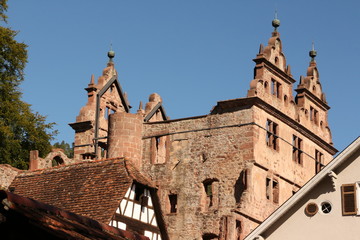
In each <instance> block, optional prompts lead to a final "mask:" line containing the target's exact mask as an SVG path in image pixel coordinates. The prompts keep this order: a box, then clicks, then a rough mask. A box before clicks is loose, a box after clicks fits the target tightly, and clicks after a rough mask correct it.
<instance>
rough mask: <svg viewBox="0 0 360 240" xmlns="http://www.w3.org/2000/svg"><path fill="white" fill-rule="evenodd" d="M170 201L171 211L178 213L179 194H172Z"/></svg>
mask: <svg viewBox="0 0 360 240" xmlns="http://www.w3.org/2000/svg"><path fill="white" fill-rule="evenodd" d="M169 201H170V213H176V212H177V194H170V195H169Z"/></svg>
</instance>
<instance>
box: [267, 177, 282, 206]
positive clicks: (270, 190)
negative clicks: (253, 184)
mask: <svg viewBox="0 0 360 240" xmlns="http://www.w3.org/2000/svg"><path fill="white" fill-rule="evenodd" d="M266 199H268V200H270V201H273V203H279V183H278V182H277V181H276V180H274V179H271V178H266Z"/></svg>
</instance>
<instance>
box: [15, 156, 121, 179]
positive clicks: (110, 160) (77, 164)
mask: <svg viewBox="0 0 360 240" xmlns="http://www.w3.org/2000/svg"><path fill="white" fill-rule="evenodd" d="M121 161H125V158H123V157H117V158H106V159H98V160H92V161H86V162H75V163H72V164H68V165H59V166H55V167H51V168H42V169H36V170H20V171H21V172H19V175H18V176H17V177H22V176H29V175H36V174H45V173H52V172H60V171H67V170H68V169H71V168H78V167H82V166H86V167H91V165H94V164H99V163H101V162H103V164H104V165H107V164H112V163H116V162H121Z"/></svg>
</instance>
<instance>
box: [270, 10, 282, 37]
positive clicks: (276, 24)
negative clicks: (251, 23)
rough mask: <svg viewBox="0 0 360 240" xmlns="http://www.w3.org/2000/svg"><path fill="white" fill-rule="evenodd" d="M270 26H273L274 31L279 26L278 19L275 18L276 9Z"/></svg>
mask: <svg viewBox="0 0 360 240" xmlns="http://www.w3.org/2000/svg"><path fill="white" fill-rule="evenodd" d="M272 26H273V27H274V32H277V28H278V27H279V26H280V20H279V19H278V18H277V10H275V18H274V20H272Z"/></svg>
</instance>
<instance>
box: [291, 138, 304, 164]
mask: <svg viewBox="0 0 360 240" xmlns="http://www.w3.org/2000/svg"><path fill="white" fill-rule="evenodd" d="M302 149H303V146H302V139H301V138H299V137H297V136H295V135H293V161H294V162H296V163H298V164H301V165H302V164H303V159H302V158H303V150H302Z"/></svg>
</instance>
